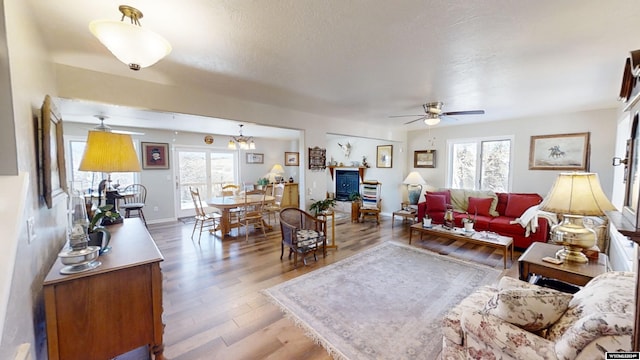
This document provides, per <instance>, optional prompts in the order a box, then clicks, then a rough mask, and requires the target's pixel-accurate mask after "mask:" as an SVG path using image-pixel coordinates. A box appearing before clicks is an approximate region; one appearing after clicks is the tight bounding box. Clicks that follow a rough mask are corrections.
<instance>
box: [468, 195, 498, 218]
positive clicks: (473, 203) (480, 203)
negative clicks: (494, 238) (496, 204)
mask: <svg viewBox="0 0 640 360" xmlns="http://www.w3.org/2000/svg"><path fill="white" fill-rule="evenodd" d="M491 202H493V199H492V198H477V197H469V205H468V206H467V212H468V213H469V214H470V215H471V216H474V215H476V214H478V215H483V216H491V213H490V212H489V210H490V209H491Z"/></svg>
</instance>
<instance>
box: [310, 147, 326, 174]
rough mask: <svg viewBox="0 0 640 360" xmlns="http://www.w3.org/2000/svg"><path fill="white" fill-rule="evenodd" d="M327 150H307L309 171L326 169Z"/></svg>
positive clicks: (313, 148) (317, 148)
mask: <svg viewBox="0 0 640 360" xmlns="http://www.w3.org/2000/svg"><path fill="white" fill-rule="evenodd" d="M326 161H327V149H322V148H319V147H317V146H315V147H312V148H309V170H324V169H326V167H327V165H326Z"/></svg>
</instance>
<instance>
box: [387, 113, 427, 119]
mask: <svg viewBox="0 0 640 360" xmlns="http://www.w3.org/2000/svg"><path fill="white" fill-rule="evenodd" d="M414 116H424V115H423V114H420V115H391V116H389V117H390V118H399V117H414Z"/></svg>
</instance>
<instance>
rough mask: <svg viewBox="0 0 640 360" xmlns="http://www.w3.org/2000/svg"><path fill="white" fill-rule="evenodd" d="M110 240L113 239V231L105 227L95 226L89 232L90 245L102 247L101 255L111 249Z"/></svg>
mask: <svg viewBox="0 0 640 360" xmlns="http://www.w3.org/2000/svg"><path fill="white" fill-rule="evenodd" d="M109 241H111V233H110V232H109V231H108V230H107V229H105V228H95V229H94V230H93V231H92V232H90V233H89V243H88V245H89V246H98V247H100V251H99V254H100V255H102V254H104V253H106V252H108V251H109V250H110V249H111V247H109Z"/></svg>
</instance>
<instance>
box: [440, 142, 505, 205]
mask: <svg viewBox="0 0 640 360" xmlns="http://www.w3.org/2000/svg"><path fill="white" fill-rule="evenodd" d="M511 142H512V140H511V138H504V137H503V138H491V139H464V140H449V141H447V148H448V159H449V161H448V164H449V172H448V181H447V182H448V186H449V187H451V188H453V189H473V190H492V191H495V192H508V191H509V188H510V184H511V159H512V154H511V152H512V150H511Z"/></svg>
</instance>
